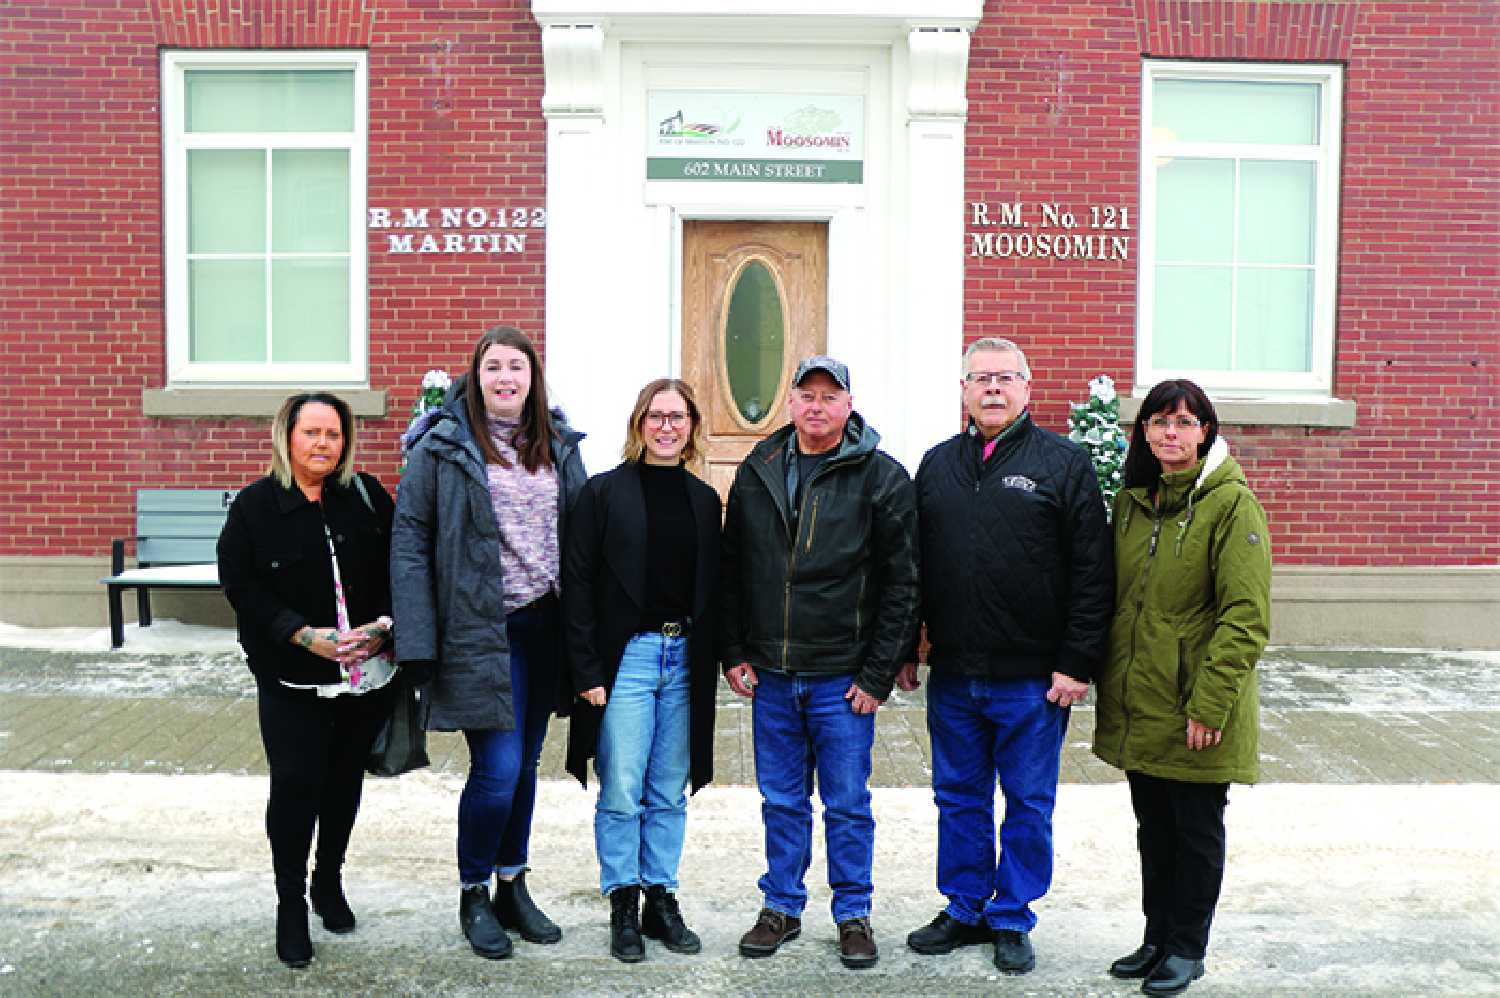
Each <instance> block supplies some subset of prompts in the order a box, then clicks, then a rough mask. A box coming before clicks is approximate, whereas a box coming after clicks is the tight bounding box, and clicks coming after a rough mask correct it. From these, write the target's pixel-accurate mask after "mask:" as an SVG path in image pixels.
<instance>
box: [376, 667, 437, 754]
mask: <svg viewBox="0 0 1500 998" xmlns="http://www.w3.org/2000/svg"><path fill="white" fill-rule="evenodd" d="M395 682H396V684H397V687H398V688H397V690H396V695H395V696H394V697H392V698H391V714H390V716H389V717H387V718H386V719H385V723H384V724H382V725H381V726H380V732H379V734H377V735H376V736H375V741H374V742H373V743H372V744H371V745H370V755H369V757H368V758H367V759H366V761H365V770H366V771H367V772H369V773H370V774H371V775H373V776H400V775H401V774H402V773H410V772H411V771H412V770H414V769H421V768H422V767H424V766H430V765H432V761H431V760H430V759H428V758H427V729H426V727H425V722H426V720H427V718H426V712H427V699H426V691H425V689H424V688H423V687H421V686H418V685H416V684H415V683H409V682H406V681H405V680H404V679H403V678H402V677H401V674H400V673H397V674H396V679H395Z"/></svg>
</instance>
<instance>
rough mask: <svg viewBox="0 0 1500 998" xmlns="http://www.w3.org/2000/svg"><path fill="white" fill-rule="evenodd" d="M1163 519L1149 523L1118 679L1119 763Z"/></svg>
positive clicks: (1127, 739)
mask: <svg viewBox="0 0 1500 998" xmlns="http://www.w3.org/2000/svg"><path fill="white" fill-rule="evenodd" d="M1162 522H1163V518H1162V517H1161V516H1160V515H1156V516H1154V517H1153V518H1152V521H1151V541H1150V543H1148V544H1147V546H1146V567H1145V568H1144V569H1142V570H1141V580H1140V582H1139V583H1137V584H1136V591H1135V613H1134V614H1132V617H1133V619H1132V620H1131V622H1130V658H1129V659H1128V660H1127V661H1126V665H1125V675H1123V676H1121V677H1120V701H1121V703H1123V704H1124V705H1125V709H1124V710H1123V711H1121V712H1120V713H1121V715H1122V716H1123V718H1124V721H1125V723H1124V724H1123V725H1122V726H1121V729H1120V762H1121V763H1124V762H1125V761H1126V760H1125V746H1126V745H1127V744H1129V742H1130V704H1129V703H1127V702H1126V698H1125V691H1126V690H1128V689H1129V688H1130V672H1131V670H1132V669H1133V668H1134V667H1135V642H1136V637H1137V636H1138V635H1139V634H1140V631H1141V610H1142V609H1144V607H1145V604H1146V581H1147V580H1148V579H1150V578H1151V566H1152V565H1154V564H1156V545H1157V542H1158V541H1159V540H1160V539H1161V525H1162Z"/></svg>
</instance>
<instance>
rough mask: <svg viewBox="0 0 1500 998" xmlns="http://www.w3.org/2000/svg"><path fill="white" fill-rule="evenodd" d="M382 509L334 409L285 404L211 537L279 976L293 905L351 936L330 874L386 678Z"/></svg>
mask: <svg viewBox="0 0 1500 998" xmlns="http://www.w3.org/2000/svg"><path fill="white" fill-rule="evenodd" d="M391 510H392V503H391V497H390V496H389V495H388V494H387V493H386V491H385V489H383V488H381V486H380V483H379V482H378V481H376V480H375V479H374V478H372V477H370V476H368V475H357V474H356V473H355V471H354V417H353V414H352V413H351V412H350V409H349V406H348V404H347V403H345V402H344V401H343V400H342V399H340V398H338V397H336V396H334V395H329V394H325V393H321V392H320V393H314V394H308V395H294V396H292V397H291V398H289V399H287V400H286V402H285V403H284V404H283V405H282V406H281V410H280V411H279V412H278V413H277V414H276V419H275V420H274V422H273V423H272V425H271V473H270V474H269V475H267V476H266V477H265V478H262V479H260V480H259V481H257V482H254V483H252V484H251V485H249V486H246V487H245V488H244V489H242V490H241V491H240V493H239V495H238V496H237V497H236V498H235V501H234V505H232V506H231V507H230V508H229V517H228V519H227V520H226V521H225V523H224V530H223V532H222V533H221V534H220V535H219V581H220V582H221V583H222V584H223V586H224V595H225V596H226V597H228V599H229V602H230V603H231V604H232V605H233V606H234V611H235V620H236V623H237V624H238V627H239V637H240V644H241V645H242V646H243V647H244V649H245V655H246V657H247V658H248V659H249V664H250V671H251V672H252V673H254V674H255V685H256V688H257V690H258V692H259V712H260V732H261V740H262V741H263V742H264V744H265V749H266V762H267V764H268V765H269V767H270V770H271V795H270V800H269V802H268V803H267V804H266V835H267V837H268V838H269V839H270V840H271V865H272V867H273V869H274V871H275V875H276V955H277V956H278V957H280V959H281V961H282V962H283V963H285V964H286V965H287V966H290V967H305V966H307V964H308V963H309V962H311V960H312V957H313V948H312V941H311V939H310V937H309V935H308V930H307V901H306V898H305V896H304V895H305V894H306V893H310V894H311V897H312V905H313V911H315V912H317V913H318V914H319V915H321V916H322V918H323V927H324V928H326V929H327V930H328V931H330V932H338V933H344V932H352V931H354V912H352V911H350V910H349V903H348V902H347V901H346V900H345V898H344V889H343V878H342V873H341V870H342V867H343V864H344V851H345V849H346V848H347V846H348V844H349V835H350V833H351V832H352V831H353V829H354V818H355V815H356V814H357V813H358V812H359V799H360V791H361V789H362V787H363V784H364V767H365V757H366V756H367V755H368V754H369V751H370V743H371V742H372V741H374V739H375V734H376V732H377V731H378V730H379V728H380V725H381V723H382V722H383V720H384V719H385V716H386V715H387V714H388V712H389V707H390V702H389V698H390V695H391V693H392V687H391V680H392V678H393V676H394V673H395V665H394V664H393V662H392V660H391V657H390V652H389V650H388V648H387V644H388V642H389V641H390V638H391V618H390V616H389V615H390V609H391V604H390V577H389V575H388V569H387V564H388V559H389V556H390V526H391ZM314 827H316V829H317V837H318V847H317V865H316V866H315V868H314V869H313V875H312V887H311V891H310V892H308V891H307V888H306V881H307V854H308V850H309V848H310V847H311V844H312V838H313V829H314Z"/></svg>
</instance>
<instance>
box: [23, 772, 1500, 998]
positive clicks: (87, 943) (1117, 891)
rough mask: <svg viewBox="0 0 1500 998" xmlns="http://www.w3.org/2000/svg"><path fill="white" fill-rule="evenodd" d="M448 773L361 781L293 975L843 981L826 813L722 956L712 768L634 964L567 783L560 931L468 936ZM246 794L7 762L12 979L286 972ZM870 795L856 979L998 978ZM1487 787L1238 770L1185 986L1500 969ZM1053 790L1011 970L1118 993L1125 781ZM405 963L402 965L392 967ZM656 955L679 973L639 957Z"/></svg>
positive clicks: (543, 834)
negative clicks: (796, 909) (613, 925)
mask: <svg viewBox="0 0 1500 998" xmlns="http://www.w3.org/2000/svg"><path fill="white" fill-rule="evenodd" d="M459 787H460V781H459V780H458V779H457V778H454V777H448V776H441V775H435V774H432V773H426V772H424V773H417V774H412V775H410V776H407V777H402V778H400V779H398V780H371V781H368V782H367V790H366V797H365V807H364V810H363V813H362V815H361V817H360V821H359V825H358V827H357V828H356V831H355V841H354V845H353V848H352V853H351V857H350V864H349V869H348V873H347V881H348V883H349V892H350V897H351V900H352V901H353V903H354V905H355V907H356V909H357V910H358V911H359V912H360V916H361V921H360V928H359V931H358V933H356V934H355V935H354V936H351V937H348V938H347V939H340V940H335V939H333V937H330V936H328V935H327V934H325V933H322V932H321V930H319V931H318V932H315V942H316V944H317V945H318V946H319V948H320V949H319V952H320V954H321V955H320V958H319V964H317V965H315V967H314V969H313V970H312V971H310V972H309V973H308V975H307V976H306V977H305V978H303V980H305V982H306V983H307V984H308V985H310V986H312V985H315V984H317V985H318V986H319V987H328V988H329V989H330V990H331V991H332V992H333V993H338V991H339V989H340V988H342V989H345V990H348V989H353V990H370V989H372V988H374V989H377V990H402V991H404V990H407V989H409V988H412V987H419V988H420V989H422V990H425V991H428V992H429V993H445V992H451V993H478V988H480V987H482V986H483V985H482V980H481V981H479V982H476V990H474V991H472V992H471V991H470V990H469V987H468V985H467V984H466V983H465V982H467V981H469V980H470V976H471V975H474V974H481V975H482V974H496V975H512V974H517V973H524V974H526V975H529V979H530V980H532V981H533V983H534V985H535V987H534V990H537V991H554V992H558V991H562V992H566V991H573V990H578V991H580V992H584V993H619V992H620V991H629V990H633V989H634V988H637V987H642V986H645V985H646V984H647V982H650V983H651V984H652V985H653V986H660V985H661V984H663V983H664V982H667V981H675V982H676V984H675V987H673V986H671V985H670V984H669V985H668V987H667V988H666V990H667V992H668V993H704V992H720V991H731V992H736V993H742V992H743V991H744V990H746V989H747V988H748V989H751V990H761V991H766V992H771V991H774V992H777V993H781V992H783V991H794V992H796V993H804V994H807V993H823V992H825V991H827V990H829V989H836V990H847V989H848V988H850V987H854V986H855V983H854V981H852V980H848V979H846V978H844V977H843V976H842V975H843V974H844V973H845V972H842V971H840V970H838V968H837V964H836V961H835V960H834V958H833V955H832V946H833V939H834V935H833V930H832V926H831V925H830V924H829V923H828V918H827V902H828V892H827V888H826V887H825V886H824V883H825V879H826V866H825V865H824V862H823V858H822V856H823V843H822V835H821V833H817V834H815V836H814V843H815V848H814V853H815V856H816V858H815V860H814V863H813V866H812V869H811V870H810V871H809V873H808V885H809V888H810V890H811V895H812V896H811V900H810V902H809V906H808V911H807V913H806V928H805V931H804V937H805V938H804V940H803V941H802V942H800V943H798V944H796V945H795V946H794V947H789V949H788V951H787V952H786V953H785V954H783V955H779V956H778V957H777V958H776V959H775V960H773V961H765V962H762V961H754V962H753V963H754V966H751V962H749V961H743V960H741V959H739V958H738V957H737V956H735V955H734V946H735V940H736V939H737V938H738V935H739V933H741V932H743V931H744V930H745V929H746V928H747V927H748V925H749V923H750V921H751V920H752V919H753V917H754V913H755V909H756V907H757V906H758V904H759V900H758V896H757V894H756V891H755V879H756V877H758V876H759V874H760V873H761V870H762V864H763V859H762V853H761V841H760V839H761V828H760V819H759V803H760V802H759V797H758V796H757V794H756V793H755V791H754V790H753V789H749V788H732V787H730V788H717V787H710V788H708V789H706V790H704V791H703V792H702V793H700V794H699V795H698V796H697V797H695V798H694V799H693V801H692V804H691V805H690V808H689V829H688V836H687V849H686V853H685V855H684V858H683V864H682V886H681V895H682V898H683V904H684V908H685V911H686V913H687V915H688V917H689V919H690V921H691V922H692V924H693V925H694V926H695V927H696V928H697V929H698V931H699V932H700V933H701V934H702V935H703V937H704V944H705V945H704V953H703V955H702V956H701V957H695V958H686V957H682V958H678V957H670V956H668V955H665V954H661V953H660V952H659V951H658V950H656V949H654V948H653V950H652V955H651V957H650V959H649V960H648V962H647V964H645V965H643V967H646V968H648V970H639V971H636V970H627V969H622V965H619V964H615V963H614V962H613V961H611V960H609V959H608V958H607V956H605V949H606V932H607V909H606V907H605V905H604V904H603V902H602V901H601V900H600V899H599V897H598V893H597V879H596V878H597V875H598V874H597V869H598V868H597V865H596V863H595V859H594V852H593V835H592V819H593V806H594V797H593V794H592V793H588V792H585V791H583V790H581V789H580V788H579V787H578V786H577V785H576V784H572V783H564V782H547V783H544V784H543V785H542V787H541V788H540V796H539V803H538V809H537V822H536V831H535V836H534V840H533V847H532V862H533V866H534V870H533V872H532V874H531V875H530V880H531V883H532V885H533V886H532V890H533V892H534V893H536V894H537V895H538V897H539V898H540V899H541V900H542V902H543V903H544V905H545V906H546V907H547V908H548V910H549V911H550V913H551V914H552V915H553V916H554V917H555V918H556V919H557V920H558V922H559V923H561V924H562V925H563V926H564V928H565V932H566V935H565V938H564V940H563V942H562V943H561V944H559V945H558V946H555V947H528V946H523V947H521V948H520V949H519V950H518V954H517V957H516V959H515V961H514V962H512V963H511V964H509V965H508V966H507V967H504V968H498V969H490V968H488V967H486V966H484V961H477V960H475V959H474V958H473V957H471V956H469V955H468V954H467V951H466V950H465V948H464V946H463V944H462V940H461V938H460V937H459V935H458V931H457V927H456V924H455V922H456V919H455V918H454V909H455V907H456V906H455V904H454V901H455V895H456V891H455V889H454V887H455V884H454V872H453V869H452V865H453V859H452V856H453V852H452V850H453V829H454V812H455V808H456V801H457V794H458V790H459ZM264 794H265V780H264V778H254V777H239V776H223V775H218V776H190V777H181V776H174V777H162V776H141V775H123V774H109V775H100V776H92V775H82V774H61V775H53V774H44V773H31V772H26V773H0V799H4V800H5V801H7V806H6V807H5V809H4V811H3V813H0V883H3V884H4V885H5V886H4V888H3V899H4V900H3V903H0V962H4V963H7V964H9V965H11V966H12V967H13V968H14V972H15V973H16V975H17V976H16V977H14V978H9V980H10V981H12V982H14V983H15V984H17V985H20V986H21V992H20V993H31V991H30V989H31V988H38V989H39V990H38V993H45V991H46V989H47V988H48V987H62V986H65V985H68V984H70V983H71V982H72V980H73V979H72V978H71V977H69V976H68V975H69V974H71V973H73V972H74V968H75V967H77V966H85V965H86V966H94V965H95V964H98V965H99V966H101V967H110V968H114V969H113V970H111V971H110V973H111V974H118V975H120V976H119V978H118V984H119V987H120V989H121V990H120V992H119V993H131V992H133V991H134V990H135V989H136V988H146V987H148V986H149V987H151V988H152V989H155V988H156V987H158V986H160V987H167V986H168V985H169V984H170V986H171V987H172V988H177V987H185V986H190V987H191V989H201V988H210V989H213V988H220V989H222V988H224V987H231V984H232V982H235V981H238V982H240V984H238V985H233V987H241V986H243V987H247V988H250V989H251V990H253V989H254V987H259V986H261V985H265V984H271V983H272V982H273V981H280V980H281V979H280V978H270V977H255V976H252V977H250V978H245V977H243V975H244V974H245V973H247V972H248V973H250V974H252V975H260V974H277V973H284V972H281V971H279V970H278V969H277V968H276V965H275V961H274V957H273V956H272V954H271V952H270V945H269V941H270V924H271V911H272V906H273V900H272V892H271V879H270V862H269V857H268V855H267V849H266V844H265V840H264V837H263V835H262V832H261V818H262V813H263V811H262V809H263V807H264V800H265V798H264ZM874 800H875V811H876V817H877V821H878V823H879V827H878V830H877V833H876V869H875V884H876V899H875V912H874V922H875V926H876V932H877V938H878V939H879V940H880V942H881V945H882V953H883V958H882V961H881V966H880V968H879V970H878V971H877V972H875V973H874V974H871V975H866V976H865V977H863V978H862V983H865V982H867V987H868V990H869V991H870V992H875V991H880V992H885V991H891V990H906V991H907V993H918V992H922V993H931V992H932V990H933V989H934V988H937V989H938V990H944V989H943V987H942V981H943V980H949V981H950V983H951V984H952V987H950V988H948V989H946V990H948V991H949V992H958V991H970V990H973V989H975V988H979V989H981V990H985V989H994V988H1003V987H1004V984H1003V983H1001V982H999V981H998V980H996V978H995V977H994V975H993V969H992V968H990V967H989V966H988V953H987V952H983V951H981V950H980V949H979V948H975V949H972V950H966V951H963V952H961V953H958V954H954V955H953V956H952V957H948V958H942V959H932V958H923V957H919V956H916V955H914V954H912V953H910V952H909V951H908V950H906V949H905V947H904V946H902V945H901V939H902V937H904V935H905V933H906V932H907V931H909V930H910V929H912V928H915V927H917V926H919V925H921V924H923V923H925V922H926V921H927V920H928V919H929V918H931V917H932V915H933V914H934V913H935V912H936V911H937V910H938V908H939V906H940V900H939V898H938V895H937V894H936V892H935V890H934V888H933V883H932V877H933V869H934V849H935V813H934V810H933V806H932V797H931V792H930V791H929V790H926V789H877V790H876V791H874ZM1497 812H1500V788H1497V787H1495V786H1491V785H1449V786H1422V787H1411V786H1399V787H1398V786H1347V785H1341V786H1306V785H1297V786H1293V785H1276V786H1262V787H1255V788H1240V787H1237V788H1235V789H1234V790H1233V791H1232V793H1231V806H1230V809H1229V815H1228V819H1229V820H1228V823H1229V838H1230V857H1229V867H1228V876H1227V880H1226V884H1225V889H1224V898H1223V902H1222V904H1221V907H1220V913H1219V916H1218V919H1217V921H1216V924H1215V938H1214V942H1213V946H1212V953H1211V954H1210V961H1209V962H1210V977H1209V978H1207V979H1205V981H1204V982H1203V984H1202V985H1200V986H1198V987H1195V988H1194V991H1195V993H1196V992H1197V991H1198V990H1199V989H1200V988H1201V990H1202V991H1203V993H1204V994H1205V995H1210V994H1215V993H1217V994H1263V993H1314V992H1317V993H1358V994H1370V993H1378V994H1392V995H1394V994H1410V993H1416V992H1418V991H1423V992H1434V991H1447V992H1450V993H1463V994H1476V993H1483V992H1490V991H1493V990H1495V989H1500V944H1497V942H1496V941H1497V940H1500V840H1497V839H1496V838H1495V837H1494V836H1493V835H1489V834H1487V833H1486V832H1485V831H1484V830H1485V829H1491V828H1493V827H1494V826H1493V822H1494V817H1495V815H1496V813H1497ZM1057 815H1058V817H1057V842H1056V852H1057V870H1056V879H1055V883H1054V886H1053V889H1052V891H1051V893H1050V894H1049V895H1048V897H1047V898H1046V899H1045V900H1043V901H1042V902H1041V903H1040V904H1039V905H1038V913H1039V915H1040V917H1041V923H1040V924H1039V926H1038V928H1037V930H1036V932H1035V933H1034V938H1035V940H1036V943H1037V947H1038V952H1039V964H1038V969H1037V971H1036V973H1035V974H1034V975H1032V976H1031V977H1029V978H1028V979H1027V982H1026V985H1027V990H1028V991H1035V992H1036V993H1059V994H1082V993H1091V994H1093V993H1104V994H1112V993H1124V988H1123V987H1122V986H1118V985H1114V984H1111V983H1110V982H1109V981H1108V978H1107V977H1104V976H1103V974H1102V968H1103V967H1104V966H1105V965H1107V963H1108V961H1109V959H1111V958H1113V957H1114V956H1118V955H1120V954H1121V953H1123V952H1126V951H1128V950H1129V949H1130V948H1131V947H1133V946H1134V945H1135V943H1136V942H1137V940H1138V934H1139V931H1140V918H1139V915H1138V914H1137V912H1138V910H1139V908H1138V905H1139V898H1138V895H1137V891H1138V873H1137V865H1136V856H1135V847H1134V828H1133V821H1132V818H1131V814H1130V806H1129V801H1128V794H1127V793H1126V791H1125V789H1124V788H1123V787H1120V786H1108V787H1100V786H1083V785H1071V784H1070V785H1064V786H1063V787H1061V788H1060V790H1059V800H1058V812H1057ZM403 954H404V955H403ZM668 964H670V965H668ZM221 965H222V966H221ZM319 967H321V968H322V969H321V971H320V970H319V969H318V968H319ZM649 968H655V969H654V970H649ZM220 970H222V973H223V975H224V977H222V978H220V977H218V976H215V975H217V974H218V973H219V972H220ZM418 972H420V974H421V975H424V978H425V979H422V980H421V982H420V983H418V978H413V977H411V976H409V975H411V974H413V973H418ZM648 972H650V973H670V974H672V975H691V976H674V977H669V978H653V977H644V976H641V975H645V974H647V973H648ZM320 974H321V975H323V976H320ZM632 974H634V975H636V976H634V977H630V976H619V975H632ZM188 975H196V976H191V977H190V976H188ZM745 975H750V976H749V977H746V976H745ZM756 975H762V976H759V977H757V976H756ZM950 975H951V976H950ZM504 979H509V980H511V982H512V984H514V983H515V982H516V979H515V978H514V977H508V976H506V977H501V978H499V980H504ZM257 980H258V981H260V982H261V984H260V985H254V984H253V982H255V981H257ZM226 981H227V982H231V984H226ZM320 981H321V982H322V983H321V984H318V982H320ZM631 981H634V982H635V983H634V984H631V983H629V982H631ZM756 982H759V983H758V984H757V983H756ZM96 983H97V981H96ZM497 983H498V980H497ZM279 986H287V985H286V984H285V982H283V983H282V984H281V985H279Z"/></svg>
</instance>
